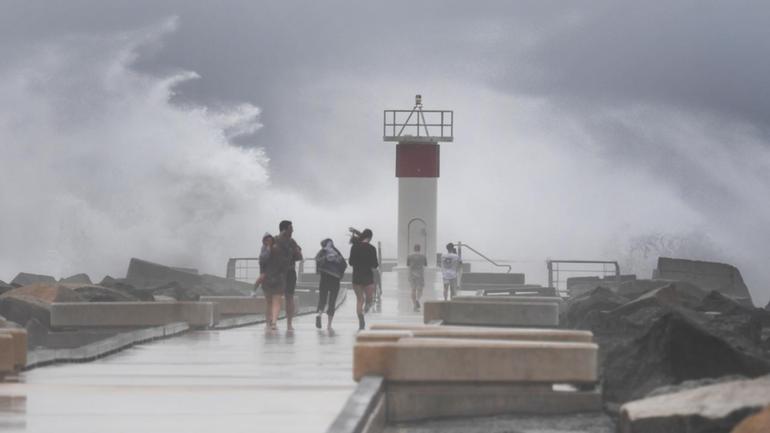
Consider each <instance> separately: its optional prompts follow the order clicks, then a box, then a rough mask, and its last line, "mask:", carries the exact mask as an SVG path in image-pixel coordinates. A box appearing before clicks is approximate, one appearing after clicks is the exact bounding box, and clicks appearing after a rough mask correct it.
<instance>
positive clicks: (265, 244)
mask: <svg viewBox="0 0 770 433" xmlns="http://www.w3.org/2000/svg"><path fill="white" fill-rule="evenodd" d="M273 242H274V239H273V235H271V234H270V233H265V235H264V236H262V249H261V250H260V251H259V277H258V278H257V281H255V282H254V296H256V295H257V290H259V285H260V284H262V282H263V281H265V270H266V269H267V261H268V260H269V259H270V249H271V248H273ZM265 317H266V318H267V319H268V322H269V317H268V316H267V315H265Z"/></svg>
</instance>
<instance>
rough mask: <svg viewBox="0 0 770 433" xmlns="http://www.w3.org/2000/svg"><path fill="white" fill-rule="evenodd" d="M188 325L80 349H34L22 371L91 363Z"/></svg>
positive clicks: (116, 337)
mask: <svg viewBox="0 0 770 433" xmlns="http://www.w3.org/2000/svg"><path fill="white" fill-rule="evenodd" d="M189 329H190V325H189V324H187V322H176V323H170V324H168V325H162V326H154V327H152V328H143V329H137V330H133V331H127V332H122V333H120V334H117V335H114V336H112V337H109V338H105V339H104V340H100V341H96V342H94V343H91V344H87V345H85V346H81V347H74V348H68V349H35V350H30V351H29V353H28V354H27V365H26V367H25V368H24V370H30V369H32V368H35V367H42V366H44V365H49V364H54V363H58V362H85V361H92V360H94V359H97V358H101V357H103V356H107V355H110V354H112V353H116V352H119V351H121V350H123V349H126V348H128V347H131V346H133V345H135V344H138V343H143V342H146V341H150V340H157V339H160V338H168V337H172V336H175V335H179V334H182V333H185V332H187V331H188V330H189Z"/></svg>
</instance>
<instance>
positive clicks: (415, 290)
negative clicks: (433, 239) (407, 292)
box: [406, 244, 428, 311]
mask: <svg viewBox="0 0 770 433" xmlns="http://www.w3.org/2000/svg"><path fill="white" fill-rule="evenodd" d="M406 266H407V267H408V268H409V285H410V286H412V302H413V303H414V311H420V299H421V298H422V289H423V288H424V287H425V267H426V266H428V258H427V257H425V254H422V253H420V244H415V246H414V252H413V253H412V254H409V256H408V257H407V258H406Z"/></svg>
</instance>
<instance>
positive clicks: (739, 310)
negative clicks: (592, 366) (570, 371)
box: [562, 259, 770, 433]
mask: <svg viewBox="0 0 770 433" xmlns="http://www.w3.org/2000/svg"><path fill="white" fill-rule="evenodd" d="M680 262H684V263H689V261H681V260H679V259H667V266H668V268H664V270H666V276H668V277H671V276H672V271H671V266H670V265H671V263H680ZM703 263H705V262H698V266H694V267H692V266H691V267H688V268H687V270H688V271H690V272H695V271H701V272H710V270H709V268H708V267H704V266H703ZM716 265H718V266H717V270H725V269H726V270H728V271H729V273H724V272H723V274H726V275H729V276H730V278H727V277H724V278H722V277H720V278H718V279H717V278H714V277H713V275H711V274H709V275H704V276H699V275H692V274H690V275H687V278H686V279H685V280H674V279H660V280H635V281H628V282H626V283H623V284H621V285H619V286H617V287H614V288H607V287H596V288H594V289H593V290H591V291H589V292H587V293H585V294H583V295H581V296H579V297H576V298H574V299H571V300H569V301H568V302H567V305H566V308H565V312H564V314H563V320H562V324H563V326H566V327H569V328H574V329H585V330H590V331H592V332H593V333H594V336H595V338H596V340H597V342H598V343H599V347H600V359H601V361H600V363H599V364H600V365H601V366H602V370H601V380H602V388H603V397H604V400H605V404H606V407H607V408H608V409H609V410H610V411H611V412H615V413H616V414H618V413H623V414H624V415H623V423H622V425H623V430H622V431H624V432H629V433H630V432H634V433H639V432H653V431H655V432H666V431H678V432H679V431H681V432H701V431H702V432H718V431H725V432H729V431H730V429H731V428H732V426H734V425H735V424H736V423H737V422H739V421H740V420H741V419H742V418H744V417H745V416H748V415H750V414H751V413H753V412H756V411H758V410H760V409H761V406H762V405H761V404H753V403H752V405H751V406H745V407H743V406H740V404H739V405H738V406H739V407H736V408H735V409H734V410H733V409H731V410H729V411H726V412H725V414H726V415H725V416H724V417H718V416H711V415H708V416H701V415H702V414H695V415H692V414H691V413H690V412H691V410H690V409H689V408H692V407H710V406H713V405H716V406H719V405H720V403H719V402H715V401H713V398H715V396H716V395H718V393H714V392H694V393H686V394H680V393H681V392H684V391H683V390H682V389H678V388H677V387H681V386H685V388H687V389H688V390H689V389H690V388H692V389H698V388H701V387H704V386H711V385H713V383H712V382H713V381H721V380H727V379H731V378H732V379H734V378H736V377H741V378H746V379H752V378H759V377H762V376H764V375H767V374H770V351H769V350H768V349H770V312H768V311H767V310H766V309H763V308H755V307H753V306H752V305H750V304H751V303H750V299H749V300H747V298H746V294H747V293H748V290H743V287H744V286H742V279H741V278H740V273H739V272H738V271H737V269H735V268H734V267H731V266H729V265H722V264H716ZM736 273H737V274H736ZM679 275H680V276H681V275H684V273H680V274H679ZM718 275H721V274H718ZM704 281H705V282H708V283H709V285H710V286H711V287H710V288H704V287H701V286H700V285H699V284H698V283H699V282H704ZM729 281H732V282H734V283H735V282H737V283H740V284H737V283H736V284H737V286H739V287H740V289H739V290H737V289H736V284H733V285H732V286H729V285H728V284H727V282H729ZM714 286H718V290H717V289H713V287H714ZM736 386H740V385H736ZM752 386H753V387H754V388H752V389H755V390H756V389H757V387H759V389H761V390H763V391H764V392H765V393H766V394H767V395H768V396H770V382H767V381H766V380H765V381H760V382H757V384H756V385H754V384H752ZM661 387H663V388H662V389H661ZM731 389H734V388H731ZM661 394H667V395H668V394H670V396H669V397H667V398H666V399H661V398H659V397H660V395H661ZM652 396H656V397H658V398H657V399H655V400H652V402H651V403H648V404H645V405H635V402H636V401H644V400H646V399H649V398H653V397H652ZM679 399H682V400H681V402H680V401H679ZM663 400H665V402H663ZM679 403H681V404H679ZM621 405H625V406H622V407H623V410H619V409H620V407H621ZM653 406H659V407H660V409H661V412H660V416H658V415H655V416H654V418H655V421H654V422H652V421H649V419H647V418H646V416H641V417H640V416H636V415H633V414H635V413H639V412H638V411H637V410H636V409H635V408H639V407H643V408H644V411H645V413H647V412H648V411H649V408H650V407H653ZM677 407H681V408H683V409H682V411H679V412H678V411H677V410H675V409H673V408H677ZM684 408H688V409H684ZM691 415H692V416H695V417H698V420H699V421H698V423H690V424H688V423H687V422H684V423H682V422H681V420H682V419H686V418H688V417H690V416H691ZM658 418H661V419H662V420H661V419H658ZM642 419H647V421H644V422H642V421H639V420H642ZM673 420H677V421H676V422H675V421H673ZM712 421H713V422H712ZM664 425H666V426H667V425H675V426H677V427H676V428H678V430H677V429H674V430H667V429H666V428H667V427H666V428H663V427H661V426H664ZM650 426H652V427H650ZM683 426H684V427H683ZM712 427H713V429H712Z"/></svg>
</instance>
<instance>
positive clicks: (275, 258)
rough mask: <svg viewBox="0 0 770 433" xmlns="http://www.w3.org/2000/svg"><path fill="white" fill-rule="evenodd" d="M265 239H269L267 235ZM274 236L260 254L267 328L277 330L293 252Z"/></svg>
mask: <svg viewBox="0 0 770 433" xmlns="http://www.w3.org/2000/svg"><path fill="white" fill-rule="evenodd" d="M265 239H268V237H267V236H265ZM272 239H273V238H272V236H270V238H269V242H266V243H265V244H264V245H263V250H262V252H261V253H260V255H259V268H260V273H261V274H262V275H261V276H260V282H261V283H262V290H263V291H264V292H265V319H266V320H267V324H266V329H267V330H276V329H278V328H277V325H276V321H277V320H278V314H279V313H280V312H281V302H282V301H283V295H284V291H285V290H286V273H287V272H288V270H289V263H291V259H290V257H291V254H290V252H288V251H286V250H285V249H283V248H281V246H279V245H277V244H275V243H273V242H272Z"/></svg>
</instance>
